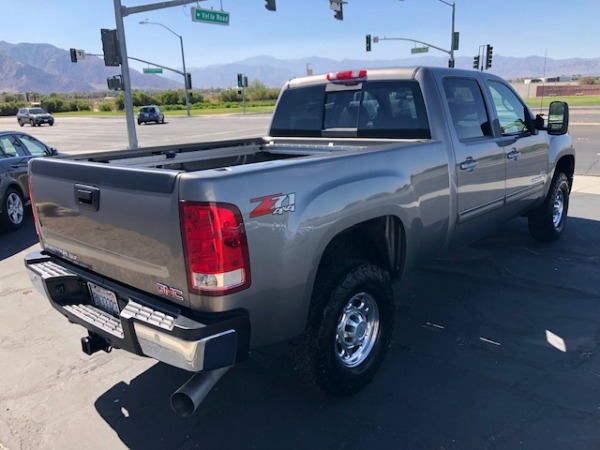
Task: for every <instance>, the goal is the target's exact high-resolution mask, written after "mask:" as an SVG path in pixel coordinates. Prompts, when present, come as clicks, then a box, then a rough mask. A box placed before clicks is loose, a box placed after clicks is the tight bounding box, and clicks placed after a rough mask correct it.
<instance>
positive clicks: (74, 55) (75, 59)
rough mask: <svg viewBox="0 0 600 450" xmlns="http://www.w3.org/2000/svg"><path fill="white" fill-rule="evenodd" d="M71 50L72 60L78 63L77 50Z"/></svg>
mask: <svg viewBox="0 0 600 450" xmlns="http://www.w3.org/2000/svg"><path fill="white" fill-rule="evenodd" d="M69 52H70V53H71V62H72V63H76V62H77V50H75V49H74V48H72V49H70V50H69Z"/></svg>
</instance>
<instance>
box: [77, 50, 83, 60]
mask: <svg viewBox="0 0 600 450" xmlns="http://www.w3.org/2000/svg"><path fill="white" fill-rule="evenodd" d="M75 52H76V53H77V59H78V60H80V59H85V50H82V49H77V50H75Z"/></svg>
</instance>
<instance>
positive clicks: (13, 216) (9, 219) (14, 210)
mask: <svg viewBox="0 0 600 450" xmlns="http://www.w3.org/2000/svg"><path fill="white" fill-rule="evenodd" d="M24 218H25V202H24V201H23V196H22V195H21V193H20V192H19V191H17V190H16V189H15V188H8V189H7V190H6V195H5V196H4V200H3V204H2V216H0V223H1V225H2V227H3V228H5V229H9V230H16V229H18V228H21V226H22V225H23V219H24Z"/></svg>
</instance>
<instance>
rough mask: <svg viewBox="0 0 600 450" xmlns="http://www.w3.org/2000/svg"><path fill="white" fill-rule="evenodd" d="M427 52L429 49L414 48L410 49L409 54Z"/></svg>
mask: <svg viewBox="0 0 600 450" xmlns="http://www.w3.org/2000/svg"><path fill="white" fill-rule="evenodd" d="M428 51H429V47H415V48H411V49H410V52H411V53H427V52H428Z"/></svg>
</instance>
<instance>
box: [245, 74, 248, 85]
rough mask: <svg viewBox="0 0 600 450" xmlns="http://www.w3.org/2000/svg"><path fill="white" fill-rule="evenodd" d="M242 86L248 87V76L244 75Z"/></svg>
mask: <svg viewBox="0 0 600 450" xmlns="http://www.w3.org/2000/svg"><path fill="white" fill-rule="evenodd" d="M244 87H246V88H247V87H248V77H247V76H245V75H244Z"/></svg>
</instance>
